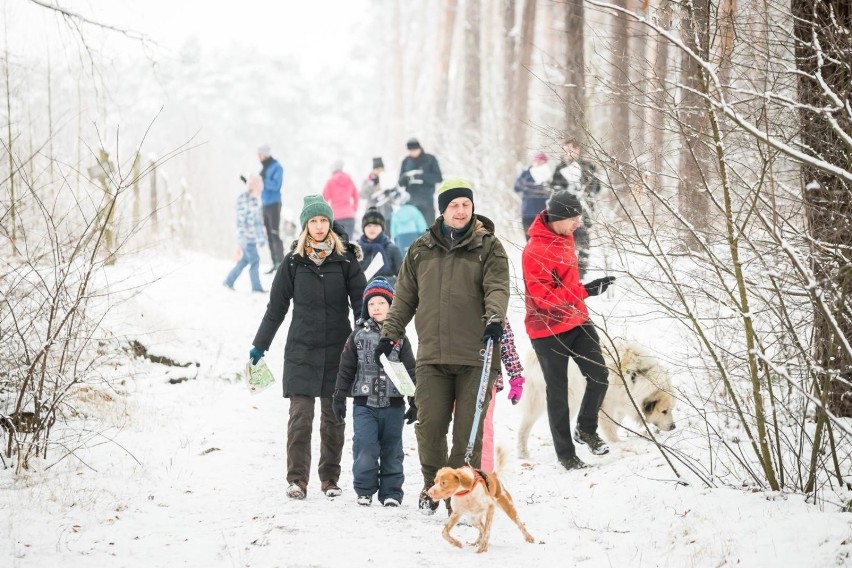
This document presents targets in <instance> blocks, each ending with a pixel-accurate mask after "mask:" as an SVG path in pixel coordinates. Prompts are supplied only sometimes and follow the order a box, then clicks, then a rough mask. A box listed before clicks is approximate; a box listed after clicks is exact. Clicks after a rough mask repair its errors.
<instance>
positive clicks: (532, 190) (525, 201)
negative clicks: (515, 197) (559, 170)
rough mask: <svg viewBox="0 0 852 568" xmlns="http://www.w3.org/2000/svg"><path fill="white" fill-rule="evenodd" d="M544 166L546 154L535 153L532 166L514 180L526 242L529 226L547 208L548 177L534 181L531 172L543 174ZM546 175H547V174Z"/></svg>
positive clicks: (528, 237) (528, 238)
mask: <svg viewBox="0 0 852 568" xmlns="http://www.w3.org/2000/svg"><path fill="white" fill-rule="evenodd" d="M545 164H547V154H545V153H544V152H536V154H535V155H534V156H533V161H532V165H531V166H530V167H528V168H527V169H525V170H524V171H522V172H521V175H519V176H518V179H517V180H515V192H516V193H520V194H521V222H522V223H523V225H524V236H526V238H527V240H530V236H529V235H527V231H529V229H530V225H532V223H533V221H535V218H536V215H538V214H539V213H541V212H542V211H544V209H545V208H546V207H547V199H548V198H549V197H550V193H551V192H550V188H549V187H548V184H547V183H546V181H547V180H548V179H549V177H550V176H549V175H547V177H545V178H543V180H542V179H541V178H540V181H536V180H535V177H534V176H533V172H535V173H538V172H539V171H540V172H542V173H544V172H545V170H544V165H545ZM531 170H532V171H531ZM547 173H548V174H549V172H547Z"/></svg>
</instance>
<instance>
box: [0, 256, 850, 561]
mask: <svg viewBox="0 0 852 568" xmlns="http://www.w3.org/2000/svg"><path fill="white" fill-rule="evenodd" d="M152 262H153V261H152ZM228 268H229V263H228V262H225V261H220V260H211V259H209V258H206V257H203V256H187V257H184V258H183V259H182V260H181V261H180V262H176V261H175V259H169V258H165V259H163V258H157V260H156V272H157V274H164V276H163V278H162V279H160V280H158V281H157V282H156V283H155V284H153V285H152V286H151V287H149V288H148V289H147V290H146V291H145V292H144V293H143V294H141V295H139V296H138V297H136V298H135V299H134V300H132V301H131V302H128V303H126V304H123V305H122V306H120V307H118V308H116V311H115V312H114V313H113V317H112V318H111V321H113V322H124V323H123V324H122V325H124V326H126V333H127V334H128V336H130V337H138V338H139V339H140V340H142V341H143V343H146V345H147V346H148V347H149V348H150V349H151V350H152V351H153V352H155V353H157V354H162V355H168V356H170V357H172V358H174V359H176V360H178V361H198V362H199V363H200V365H201V366H200V367H199V368H198V373H197V378H196V379H195V380H189V381H186V382H183V383H180V384H175V385H173V384H169V383H168V382H167V378H168V377H167V372H168V373H171V374H172V376H178V375H180V374H183V375H187V371H186V370H185V369H180V370H177V371H176V370H175V369H168V368H166V367H163V366H161V365H154V364H152V363H149V362H146V361H141V360H139V361H136V362H135V363H134V365H133V369H128V368H126V367H125V368H120V369H118V370H117V371H116V372H117V373H118V374H119V375H128V374H131V375H132V377H130V378H128V381H127V386H126V387H125V388H126V390H127V391H129V393H130V394H129V395H128V396H127V397H115V399H114V400H113V401H112V402H109V403H103V404H101V405H99V409H100V415H101V420H103V419H104V418H105V419H106V420H108V422H109V427H107V428H104V427H103V426H98V427H97V428H94V421H92V423H91V424H90V426H92V430H93V432H94V433H93V435H92V438H91V439H92V442H91V444H98V443H99V442H105V443H100V444H99V445H96V446H95V447H92V448H90V449H87V450H85V451H81V452H78V454H77V455H78V456H79V459H78V458H74V457H70V458H68V459H66V460H63V461H62V462H60V463H59V464H58V465H57V466H56V467H54V468H51V469H49V470H47V471H46V472H41V473H34V474H32V475H31V476H30V477H28V478H24V479H20V480H14V479H13V478H12V477H11V475H10V474H9V472H2V475H0V510H2V515H0V516H2V520H0V564H2V565H4V566H21V567H25V566H26V567H41V566H58V565H62V566H63V567H65V568H73V567H77V566H81V567H83V566H99V567H104V566H108V567H113V566H127V567H136V566H139V567H143V566H144V567H152V566H155V567H158V566H169V567H173V566H199V567H212V566H237V567H242V566H245V567H273V566H282V567H283V566H405V567H406V568H412V567H416V566H423V567H426V566H455V565H458V564H459V563H464V564H465V565H466V566H486V565H488V566H520V565H525V566H533V565H535V566H557V565H559V566H564V565H580V566H636V567H638V566H671V567H683V566H702V567H703V566H708V567H709V566H728V565H737V566H764V565H770V564H771V565H773V566H776V567H780V566H814V567H816V566H828V565H843V564H844V563H848V562H850V560H849V558H848V555H849V554H850V552H851V551H852V547H850V545H848V544H845V543H846V542H848V541H850V538H852V529H850V524H849V519H850V517H849V516H848V515H843V514H839V513H823V512H820V511H819V510H818V509H816V508H815V507H812V506H809V505H806V504H804V503H803V500H802V499H801V497H799V496H795V495H794V496H789V497H788V498H781V497H776V498H775V499H768V498H767V496H766V495H765V494H752V493H743V492H738V491H733V490H730V489H716V490H710V489H706V488H704V487H702V486H701V485H700V484H699V483H691V484H690V485H688V486H686V485H681V484H678V483H676V482H675V476H674V475H673V473H672V471H671V469H669V468H668V467H667V466H666V465H665V462H664V461H663V460H662V458H661V457H660V455H659V454H658V453H657V452H656V450H654V449H653V448H652V447H651V446H650V445H649V444H646V443H644V442H642V441H640V440H635V439H634V440H632V441H629V442H627V443H625V444H623V445H621V446H619V447H617V448H616V449H614V451H613V452H612V453H611V454H610V455H608V456H605V457H604V458H603V459H601V458H593V457H590V456H588V455H586V454H581V455H582V456H583V457H584V458H588V460H589V461H591V462H593V463H595V464H596V465H597V467H594V468H592V469H590V470H587V471H586V472H575V473H567V472H565V471H564V470H562V469H561V468H560V467H559V466H558V464H556V462H555V460H554V459H553V452H552V447H551V445H550V442H549V433H548V429H547V424H546V420H542V421H540V422H539V423H538V424H537V425H536V428H535V430H534V432H533V438H532V440H531V451H532V456H531V459H530V460H528V462H529V463H528V465H523V464H524V462H522V461H521V460H518V459H515V458H514V457H512V458H511V459H510V464H509V471H508V472H507V474H506V480H507V485H508V487H509V488H510V490H511V491H512V493H513V495H514V497H515V501H516V503H517V504H518V507H519V512H520V515H521V518H522V519H523V520H524V521H525V522H526V524H527V527H528V528H529V530H530V532H531V533H532V534H533V535H534V536H535V537H536V538H537V539H538V541H539V542H538V543H537V544H526V543H525V542H524V541H523V539H522V537H521V535H520V533H519V532H518V531H517V529H516V528H515V527H514V526H513V525H512V524H511V523H510V522H509V521H508V520H507V519H506V518H505V517H504V516H503V515H502V514H500V513H498V515H497V516H496V517H495V527H494V530H493V532H492V539H491V550H490V552H489V553H488V554H486V555H476V554H475V553H474V552H473V551H472V549H471V548H469V547H467V548H465V549H463V550H457V549H454V548H452V547H451V546H450V545H449V544H448V543H446V542H445V541H444V540H443V539H442V538H441V535H440V533H441V527H442V524H443V522H444V520H445V519H446V514H445V512H444V509H443V507H442V508H441V509H439V511H438V513H437V514H436V515H435V516H434V517H423V516H422V515H421V514H420V513H419V512H418V511H417V509H416V497H417V493H418V492H419V489H420V487H421V484H422V481H421V478H420V475H419V464H418V461H417V452H416V447H415V440H414V433H413V429H412V428H411V427H410V426H409V427H406V430H405V438H404V442H405V451H406V461H405V467H406V474H407V479H406V484H405V489H406V497H405V501H404V503H403V506H402V507H401V508H399V509H384V508H382V507H380V506H377V505H374V506H373V507H370V508H364V507H359V506H358V505H357V504H356V503H355V497H354V494H353V492H352V489H351V471H350V469H351V447H350V443H349V439H350V437H351V422H350V421H348V423H347V445H346V447H345V449H344V459H343V476H342V478H341V480H340V485H341V487H343V489H344V492H343V495H342V496H341V497H339V498H336V499H334V500H329V499H327V498H325V497H324V496H322V494H321V493H320V492H319V480H318V479H316V477H314V478H313V479H311V483H310V486H309V490H308V498H307V499H306V500H305V501H302V502H294V501H290V500H288V499H287V498H286V497H285V495H284V492H285V485H286V484H285V481H284V474H285V445H284V444H285V432H286V428H285V425H286V414H287V401H286V400H285V399H283V398H282V397H280V396H279V392H280V390H279V389H280V382H279V383H278V384H276V386H274V387H272V389H271V390H270V391H267V392H265V393H261V394H260V395H257V396H251V395H250V394H248V392H247V391H246V390H245V388H244V387H243V385H242V384H240V383H239V382H236V381H235V380H234V378H235V376H236V374H237V373H238V372H239V371H240V369H241V366H242V364H243V360H244V357H245V355H246V352H247V351H248V348H249V347H250V341H251V338H252V337H253V334H254V331H255V329H256V326H257V323H258V322H259V320H260V317H261V316H262V314H263V309H264V306H265V303H266V298H265V297H263V296H259V295H252V294H250V293H249V292H248V284H247V280H245V278H246V277H245V276H244V277H243V278H244V280H240V281H239V282H238V291H237V292H230V291H227V290H225V289H224V288H222V286H221V285H220V282H221V280H222V278H223V277H224V275H225V273H226V272H227V270H228ZM148 271H149V269H147V268H146V267H145V265H144V263H141V261H140V262H138V263H136V264H134V265H132V266H123V267H118V268H116V270H115V273H114V275H113V277H114V278H115V279H116V280H121V278H122V277H123V276H127V275H133V277H134V278H143V279H144V278H146V277H147V276H146V274H147V273H148ZM270 278H271V277H268V276H267V277H265V279H266V282H267V284H268V282H269V280H270ZM148 279H149V280H151V279H153V278H150V277H148ZM515 303H517V302H515ZM516 315H517V314H515V315H513V322H514V321H517V324H516V333H519V330H522V329H523V327H522V325H521V319H520V318H519V317H517V318H516V317H515V316H516ZM286 325H287V322H285V326H284V327H282V330H281V331H280V332H279V334H278V337H276V340H275V344H274V345H273V348H272V349H271V351H270V354H269V357H268V358H269V363H270V365H271V366H272V368H273V370H274V371H275V372H276V373H278V374H279V375H278V380H279V381H280V370H281V359H282V357H283V342H284V337H285V334H286ZM519 334H520V335H522V333H519ZM189 375H190V376H192V375H195V371H194V370H190V371H189ZM515 410H516V409H515V408H513V407H512V406H511V405H510V404H509V403H508V401H507V400H506V399H505V393H503V394H501V395H499V399H498V407H497V417H496V432H497V439H496V442H497V443H498V444H501V445H504V446H506V447H507V448H509V449H510V450H513V449H514V432H515V426H514V425H515V424H516V422H517V416H516V414H515V413H514V412H513V411H515ZM350 414H351V413H350ZM679 435H681V436H691V435H700V433H696V432H689V433H687V432H683V431H680V432H679ZM314 442H315V448H314V457H315V458H316V456H317V455H318V449H317V447H316V439H315V440H314ZM91 444H90V445H91ZM314 469H315V464H314ZM315 475H316V474H315V473H314V476H315ZM688 481H691V480H688ZM456 531H458V534H459V535H461V538H462V539H463V540H467V541H472V540H473V538H474V531H473V529H471V528H468V527H460V528H458V529H456ZM6 559H8V560H6Z"/></svg>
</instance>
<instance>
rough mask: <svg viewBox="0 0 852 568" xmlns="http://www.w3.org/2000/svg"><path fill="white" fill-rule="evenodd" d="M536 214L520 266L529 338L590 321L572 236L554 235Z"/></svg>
mask: <svg viewBox="0 0 852 568" xmlns="http://www.w3.org/2000/svg"><path fill="white" fill-rule="evenodd" d="M544 214H545V213H544V212H542V213H539V215H538V217H536V218H535V221H533V224H532V226H531V227H530V229H529V231H528V232H527V234H529V236H530V240H529V241H528V242H527V245H526V247H524V252H523V255H522V256H521V264H522V266H523V270H524V287H525V289H526V308H527V315H526V317H525V318H524V323H525V324H526V328H527V335H528V336H529V338H530V339H540V338H542V337H550V336H552V335H557V334H559V333H563V332H566V331H568V330H570V329H574V328H575V327H578V326H580V325H582V324H584V323H585V322H586V320H588V319H589V310H588V309H587V308H586V303H585V302H584V301H583V300H584V299H586V298H588V297H589V294H588V292H586V289H585V288H583V285H582V284H580V273H579V271H578V270H577V253H576V252H575V251H574V235H568V236H567V237H566V236H562V235H557V234H556V233H554V232H553V231H551V230H550V228H549V227H548V226H547V224H546V223H545V222H544V220H543V218H542V216H543V215H544Z"/></svg>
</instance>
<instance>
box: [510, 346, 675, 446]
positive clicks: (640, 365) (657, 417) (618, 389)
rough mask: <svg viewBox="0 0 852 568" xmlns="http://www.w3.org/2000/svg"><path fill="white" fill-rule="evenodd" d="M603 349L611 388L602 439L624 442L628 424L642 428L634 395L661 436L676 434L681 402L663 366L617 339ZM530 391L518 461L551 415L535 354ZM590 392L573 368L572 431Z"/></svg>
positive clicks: (530, 359) (529, 360)
mask: <svg viewBox="0 0 852 568" xmlns="http://www.w3.org/2000/svg"><path fill="white" fill-rule="evenodd" d="M607 343H608V342H605V343H604V346H603V356H604V360H605V361H606V364H607V367H608V368H609V388H608V389H607V391H606V396H605V397H604V401H603V404H601V410H600V414H599V415H598V428H599V433H600V435H601V437H602V438H603V439H604V440H606V441H609V442H617V441H619V436H618V430H619V428H620V425H621V424H625V423H626V421H627V420H628V419H630V420H632V421H633V422H637V423H638V424H641V423H642V421H641V419H640V417H639V415H638V414H637V413H636V409H635V407H634V406H633V403H632V402H630V396H628V394H627V391H628V390H629V391H630V395H631V396H632V397H633V400H634V401H636V405H637V406H638V407H639V410H640V411H641V412H642V414H643V415H644V416H645V421H646V422H648V423H649V424H653V425H654V426H656V427H657V428H659V429H660V430H664V431H667V430H674V428H675V419H674V415H673V410H674V407H675V403H676V402H677V400H676V399H675V398H674V397H673V396H672V382H671V377H670V376H669V373H668V371H666V370H665V368H663V367H662V366H661V365H660V362H659V360H657V358H656V357H654V356H653V355H652V354H650V353H649V352H648V351H647V349H645V348H643V347H642V346H641V345H639V344H637V343H634V342H631V341H626V340H623V339H615V340H614V341H613V343H612V344H611V345H608V346H607ZM524 370H525V371H526V372H525V373H524V375H525V376H526V385H525V387H524V396H523V398H522V399H521V402H520V403H519V406H521V426H520V429H519V431H518V455H519V456H520V457H524V458H525V457H528V456H529V451H528V448H527V440H528V439H529V436H530V430H532V427H533V425H534V424H535V423H536V421H537V420H538V419H539V418H540V417H541V415H542V414H544V412H545V410H547V402H546V401H547V399H546V389H545V382H544V375H542V372H541V366H540V365H539V363H538V357H537V356H536V353H535V351H534V350H532V349H530V350H529V352H528V353H527V356H526V360H525V362H524ZM585 391H586V380H585V379H584V378H583V375H581V374H580V369H579V368H577V366H576V365H575V364H574V363H573V362H571V363H570V364H569V365H568V408H569V412H570V414H571V422H572V427H575V428H576V419H577V412H578V410H579V409H580V403H581V402H582V400H583V393H585Z"/></svg>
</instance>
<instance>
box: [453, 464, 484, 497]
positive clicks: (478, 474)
mask: <svg viewBox="0 0 852 568" xmlns="http://www.w3.org/2000/svg"><path fill="white" fill-rule="evenodd" d="M470 470H471V471H472V472H473V485H471V486H470V489H465V490H463V491H457V492H456V493H453V496H454V497H464V496H465V495H467V494H468V493H470V492H471V491H473V490H474V489H476V484H477V483H481V484H483V485H484V486H485V488H486V489H488V476H487V475H486V474H485V472H484V471H482V470H480V469H474V468H470Z"/></svg>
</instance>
